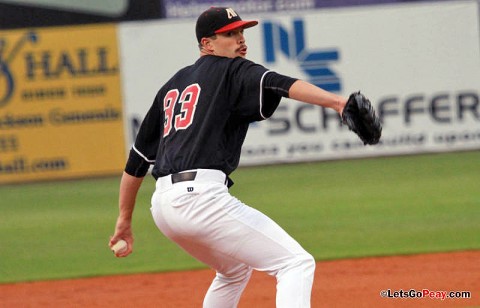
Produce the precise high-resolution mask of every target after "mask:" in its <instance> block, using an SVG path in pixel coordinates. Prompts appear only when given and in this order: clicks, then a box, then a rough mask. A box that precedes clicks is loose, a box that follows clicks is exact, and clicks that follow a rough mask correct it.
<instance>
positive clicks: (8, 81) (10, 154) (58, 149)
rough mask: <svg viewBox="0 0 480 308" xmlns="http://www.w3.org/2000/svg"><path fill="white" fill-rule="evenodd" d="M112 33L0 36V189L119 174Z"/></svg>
mask: <svg viewBox="0 0 480 308" xmlns="http://www.w3.org/2000/svg"><path fill="white" fill-rule="evenodd" d="M117 49H118V48H117V37H116V28H115V27H114V26H113V25H102V26H88V27H67V28H43V29H28V30H25V29H24V30H14V31H4V32H0V183H16V182H25V181H31V180H42V179H61V178H73V177H79V176H92V175H93V176H96V175H105V174H112V173H117V172H121V170H122V168H123V165H124V161H125V145H124V134H123V124H122V123H123V110H122V99H121V95H120V92H121V91H120V72H119V63H118V58H119V56H118V50H117Z"/></svg>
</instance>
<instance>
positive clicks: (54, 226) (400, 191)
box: [0, 151, 480, 283]
mask: <svg viewBox="0 0 480 308" xmlns="http://www.w3.org/2000/svg"><path fill="white" fill-rule="evenodd" d="M479 159H480V152H478V151H476V152H462V153H447V154H432V155H419V156H404V157H389V158H375V159H363V160H348V161H332V162H318V163H306V164H292V165H277V166H264V167H255V168H240V169H238V170H237V171H236V172H235V173H234V174H233V176H232V177H233V179H234V181H235V183H236V185H234V186H233V187H232V189H231V192H232V194H234V195H235V196H237V197H238V198H239V199H240V200H242V201H244V202H245V203H247V204H249V205H251V206H253V207H255V208H257V209H259V210H261V211H262V212H264V213H265V214H267V215H268V216H270V217H272V218H273V219H274V220H275V221H277V222H278V223H279V224H280V225H281V226H282V227H284V229H286V230H287V231H288V232H289V233H290V234H291V235H292V236H293V237H294V238H295V239H297V240H298V241H299V242H300V243H301V244H302V245H303V246H304V247H305V248H306V249H307V251H309V252H310V253H312V254H313V255H314V256H315V258H316V259H317V260H326V259H339V258H350V257H365V256H378V255H397V254H413V253H426V252H441V251H454V250H468V249H480V241H479V240H478V234H480V224H479V223H478V222H479V221H480V190H479V187H478V183H480V173H479V172H478V166H479V161H480V160H479ZM118 185H119V178H109V179H91V180H80V181H66V182H51V183H36V184H25V185H12V186H3V187H0V196H1V197H0V210H1V213H2V215H1V216H0V234H1V236H0V283H6V282H17V281H30V280H39V279H62V278H74V277H86V276H97V275H109V274H120V273H136V272H154V271H172V270H184V269H192V268H201V267H203V265H202V264H200V263H199V262H197V261H195V260H194V259H192V258H191V257H190V256H188V255H187V254H186V253H184V252H183V251H182V250H180V249H179V248H177V247H176V246H175V245H174V244H172V243H171V242H169V241H168V240H167V239H165V238H164V237H163V235H162V234H161V233H160V232H159V231H158V230H157V229H156V227H155V225H154V223H153V221H152V219H151V216H150V212H149V207H150V205H149V203H150V196H151V193H152V190H153V187H154V182H153V179H151V177H148V178H147V179H146V181H145V183H144V185H143V186H142V188H141V190H140V192H139V196H138V200H137V208H136V210H135V216H134V233H135V238H136V243H135V252H134V254H132V255H131V256H129V257H128V258H125V259H116V258H113V256H112V253H111V252H110V251H109V249H108V247H107V243H108V239H109V235H110V234H112V232H113V228H114V223H115V219H116V215H117V193H118Z"/></svg>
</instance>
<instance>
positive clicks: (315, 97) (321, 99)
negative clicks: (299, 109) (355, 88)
mask: <svg viewBox="0 0 480 308" xmlns="http://www.w3.org/2000/svg"><path fill="white" fill-rule="evenodd" d="M288 96H289V97H290V98H292V99H294V100H297V101H301V102H304V103H309V104H313V105H318V106H322V107H325V108H331V109H333V110H335V111H337V112H338V113H339V114H340V115H341V114H342V111H343V108H344V107H345V104H346V102H347V99H346V98H345V97H342V96H340V95H337V94H334V93H332V92H328V91H326V90H324V89H322V88H319V87H317V86H315V85H313V84H311V83H309V82H306V81H303V80H297V81H295V82H294V83H293V84H292V86H291V87H290V89H289V91H288Z"/></svg>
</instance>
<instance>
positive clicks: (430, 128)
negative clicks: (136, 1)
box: [119, 1, 480, 165]
mask: <svg viewBox="0 0 480 308" xmlns="http://www.w3.org/2000/svg"><path fill="white" fill-rule="evenodd" d="M478 12H479V10H478V3H477V1H444V2H436V3H430V2H429V3H418V4H410V5H408V6H407V5H394V4H390V5H384V6H381V5H378V6H372V7H368V8H366V7H355V8H353V7H352V8H338V9H335V10H309V11H295V12H289V13H288V14H287V13H281V12H278V13H275V14H262V15H261V16H248V15H246V16H242V17H243V18H244V19H252V18H255V19H258V20H259V25H258V26H256V27H253V28H249V29H247V30H245V35H246V40H247V45H248V47H249V48H248V58H249V59H252V60H253V61H255V62H258V63H261V64H263V65H265V66H266V67H268V68H270V69H271V70H273V71H276V72H279V73H282V74H285V75H289V76H294V77H297V78H300V79H304V80H307V81H309V82H311V83H313V84H316V85H318V86H320V87H322V88H324V89H327V90H329V91H333V92H336V93H339V94H341V95H344V96H348V95H349V94H350V93H351V92H354V91H357V90H361V91H362V92H363V93H365V94H366V95H367V96H368V97H369V98H370V99H371V101H372V103H373V104H374V106H375V108H376V110H377V112H378V113H379V115H380V117H381V118H382V122H383V137H382V140H381V143H380V144H379V145H377V146H374V147H371V146H368V147H365V146H363V144H362V143H361V142H360V140H359V139H358V137H357V136H356V135H354V134H353V133H352V132H349V131H348V129H347V128H346V127H345V126H343V125H341V123H340V119H339V117H338V115H337V114H336V113H335V112H334V111H333V110H326V109H323V108H320V107H316V106H311V105H308V104H303V103H298V102H295V101H293V100H290V99H284V100H283V101H282V103H281V104H280V106H279V108H278V109H277V111H276V112H275V113H274V115H273V116H272V117H271V118H270V119H269V120H267V121H263V122H259V123H255V124H253V125H251V128H250V130H249V133H248V135H247V139H246V141H245V144H244V147H243V153H242V158H241V162H240V163H241V164H242V165H252V164H264V163H275V162H296V161H308V160H323V159H338V158H350V157H365V156H382V155H399V154H411V153H422V152H441V151H455V150H471V149H480V125H479V124H480V101H479V97H480V92H479V91H480V51H479V46H480V43H479V38H480V34H479V29H478V24H479V21H478ZM259 17H260V18H259ZM346 21H347V22H346ZM194 26H195V20H194V19H191V20H185V21H182V22H151V23H141V24H140V23H130V24H123V25H121V28H120V32H119V33H120V36H121V49H122V54H123V55H125V57H124V62H122V65H123V67H122V71H123V73H124V77H123V82H124V83H123V90H124V97H125V102H126V114H127V121H126V125H127V127H126V131H127V132H128V135H127V144H129V145H130V144H131V143H132V142H133V139H134V136H135V133H136V130H137V129H138V126H139V124H140V121H141V120H142V118H143V115H144V114H145V113H146V111H147V110H148V108H149V106H150V104H151V102H152V100H153V98H154V96H155V94H156V92H157V91H158V89H159V88H160V87H161V85H162V84H163V83H164V82H166V81H167V80H168V79H169V78H170V77H171V75H172V74H173V73H175V72H176V71H177V70H178V69H179V68H181V67H183V66H185V65H188V64H190V63H192V62H194V61H195V60H196V59H197V57H198V49H197V46H196V45H197V43H196V40H195V37H194V30H193V29H194ZM458 33H461V34H462V35H458ZM178 37H180V38H183V39H180V40H176V44H175V46H173V47H170V48H165V43H164V42H166V41H172V40H173V38H178ZM152 38H155V39H152ZM159 50H161V51H162V53H161V54H159V52H158V51H159Z"/></svg>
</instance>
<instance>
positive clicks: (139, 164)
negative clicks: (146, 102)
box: [125, 94, 163, 177]
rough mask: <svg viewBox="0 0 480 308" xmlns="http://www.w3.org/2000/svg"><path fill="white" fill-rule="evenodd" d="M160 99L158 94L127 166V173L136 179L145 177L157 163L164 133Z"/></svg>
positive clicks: (138, 135) (143, 123) (144, 120)
mask: <svg viewBox="0 0 480 308" xmlns="http://www.w3.org/2000/svg"><path fill="white" fill-rule="evenodd" d="M158 97H159V95H158V94H157V96H156V97H155V100H154V102H153V104H152V106H151V107H150V109H149V111H148V112H147V114H146V116H145V118H144V119H143V122H142V124H141V126H140V130H139V131H138V134H137V137H136V139H135V143H134V145H133V146H132V149H131V150H130V153H129V157H128V160H127V164H126V166H125V172H126V173H128V174H130V175H132V176H135V177H143V176H145V175H146V174H147V172H148V169H149V168H150V165H153V164H154V163H155V159H156V156H157V151H158V145H159V142H160V137H161V136H160V134H161V132H162V130H161V127H160V125H161V123H163V121H162V119H161V118H160V117H162V115H163V112H162V111H161V110H160V109H161V106H162V105H161V104H160V103H161V102H159V101H158Z"/></svg>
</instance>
